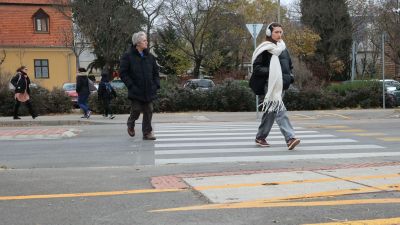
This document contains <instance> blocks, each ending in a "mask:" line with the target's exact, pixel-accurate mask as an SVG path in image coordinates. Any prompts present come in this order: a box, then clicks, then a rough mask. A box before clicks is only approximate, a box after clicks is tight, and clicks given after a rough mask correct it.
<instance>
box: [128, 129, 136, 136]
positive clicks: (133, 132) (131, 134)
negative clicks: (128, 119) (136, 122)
mask: <svg viewBox="0 0 400 225" xmlns="http://www.w3.org/2000/svg"><path fill="white" fill-rule="evenodd" d="M128 134H129V136H131V137H134V136H135V128H134V127H128Z"/></svg>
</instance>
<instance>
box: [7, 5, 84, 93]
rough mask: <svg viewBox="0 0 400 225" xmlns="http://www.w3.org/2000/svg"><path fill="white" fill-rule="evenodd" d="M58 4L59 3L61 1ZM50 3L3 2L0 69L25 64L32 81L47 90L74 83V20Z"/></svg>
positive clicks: (11, 70)
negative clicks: (66, 83)
mask: <svg viewBox="0 0 400 225" xmlns="http://www.w3.org/2000/svg"><path fill="white" fill-rule="evenodd" d="M58 2H59V1H58ZM53 3H54V2H53V1H51V0H32V1H26V0H0V16H1V18H2V20H0V27H1V29H0V62H1V61H3V62H2V63H1V65H0V70H1V72H2V74H10V73H11V74H14V73H15V71H16V69H17V68H18V67H19V66H21V65H25V66H27V67H28V75H29V77H30V78H31V82H32V83H35V84H38V85H40V86H42V87H45V88H47V89H52V88H53V87H61V86H62V84H63V83H65V82H75V75H76V70H77V68H76V57H75V55H74V53H73V51H72V48H71V47H68V46H72V42H73V38H72V37H73V34H72V21H71V20H70V18H68V17H67V16H65V15H64V14H63V13H61V12H60V11H59V8H56V7H54V5H53Z"/></svg>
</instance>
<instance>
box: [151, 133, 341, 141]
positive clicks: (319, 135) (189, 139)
mask: <svg viewBox="0 0 400 225" xmlns="http://www.w3.org/2000/svg"><path fill="white" fill-rule="evenodd" d="M233 135H236V134H233V133H231V136H230V137H203V138H200V137H192V138H183V137H177V138H157V140H156V142H171V141H174V142H176V141H219V140H249V139H250V140H252V139H253V138H254V133H253V134H252V135H251V136H250V135H249V136H240V137H236V136H233ZM297 137H298V138H301V139H303V138H328V137H336V136H335V135H332V134H310V135H307V134H306V135H297ZM269 139H282V136H270V137H268V140H269Z"/></svg>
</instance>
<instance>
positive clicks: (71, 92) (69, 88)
mask: <svg viewBox="0 0 400 225" xmlns="http://www.w3.org/2000/svg"><path fill="white" fill-rule="evenodd" d="M62 89H63V90H64V91H65V93H66V94H67V95H68V97H70V98H71V101H72V103H73V104H74V106H75V107H77V106H78V93H76V83H64V84H63V87H62Z"/></svg>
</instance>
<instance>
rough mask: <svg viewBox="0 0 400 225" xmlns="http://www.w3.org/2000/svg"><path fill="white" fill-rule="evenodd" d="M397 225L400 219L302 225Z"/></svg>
mask: <svg viewBox="0 0 400 225" xmlns="http://www.w3.org/2000/svg"><path fill="white" fill-rule="evenodd" d="M398 224H400V217H397V218H385V219H372V220H354V221H343V222H330V223H313V224H303V225H398Z"/></svg>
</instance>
